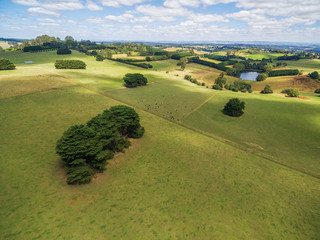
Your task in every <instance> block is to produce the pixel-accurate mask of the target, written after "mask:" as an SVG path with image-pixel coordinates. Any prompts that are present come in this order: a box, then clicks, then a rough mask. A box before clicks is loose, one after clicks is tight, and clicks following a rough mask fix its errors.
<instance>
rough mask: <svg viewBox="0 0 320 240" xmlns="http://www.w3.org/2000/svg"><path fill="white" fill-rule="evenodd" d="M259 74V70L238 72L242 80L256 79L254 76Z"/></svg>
mask: <svg viewBox="0 0 320 240" xmlns="http://www.w3.org/2000/svg"><path fill="white" fill-rule="evenodd" d="M259 74H260V73H259V72H244V73H241V74H240V78H241V79H242V80H250V81H256V78H257V76H258V75H259Z"/></svg>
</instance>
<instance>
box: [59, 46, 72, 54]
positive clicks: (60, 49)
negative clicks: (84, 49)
mask: <svg viewBox="0 0 320 240" xmlns="http://www.w3.org/2000/svg"><path fill="white" fill-rule="evenodd" d="M57 54H58V55H63V54H71V50H70V49H68V48H59V49H58V50H57Z"/></svg>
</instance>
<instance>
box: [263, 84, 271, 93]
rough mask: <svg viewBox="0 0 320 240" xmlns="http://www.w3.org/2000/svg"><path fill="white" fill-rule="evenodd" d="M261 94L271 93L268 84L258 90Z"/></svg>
mask: <svg viewBox="0 0 320 240" xmlns="http://www.w3.org/2000/svg"><path fill="white" fill-rule="evenodd" d="M260 93H262V94H270V93H273V90H272V88H271V86H270V85H266V86H265V87H264V89H263V90H262V91H261V92H260Z"/></svg>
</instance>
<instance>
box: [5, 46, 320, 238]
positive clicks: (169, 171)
mask: <svg viewBox="0 0 320 240" xmlns="http://www.w3.org/2000/svg"><path fill="white" fill-rule="evenodd" d="M0 56H3V57H6V58H8V59H10V60H11V61H13V62H14V63H15V64H16V66H17V69H16V70H12V71H1V72H0V87H1V90H0V109H1V113H2V114H1V125H2V127H1V128H0V142H1V144H0V150H1V153H2V155H1V161H0V169H1V170H0V171H1V182H2V183H4V184H2V187H1V190H0V194H1V196H2V198H1V200H0V202H1V204H0V209H1V215H2V216H3V217H2V218H1V220H0V226H1V229H2V231H1V233H0V238H1V239H213V238H214V239H317V238H318V236H319V235H320V232H319V227H318V226H319V224H320V217H319V212H320V206H319V204H318V203H319V201H320V182H319V178H317V177H314V176H316V175H319V174H320V163H319V153H320V148H319V140H320V138H319V136H320V113H319V111H318V109H319V107H320V98H319V97H317V96H316V95H314V94H312V93H310V92H311V90H313V88H314V87H316V86H313V85H312V87H310V89H306V90H308V91H309V93H304V94H303V96H307V97H308V98H309V100H302V99H292V98H286V97H284V95H279V94H278V95H277V94H274V95H271V96H265V95H260V94H249V93H235V92H230V91H216V90H213V89H210V88H205V87H201V86H197V85H195V84H192V83H190V82H188V81H186V80H184V79H183V76H184V75H185V74H193V76H194V77H196V78H197V79H198V80H199V81H205V82H206V84H207V85H209V84H211V85H212V84H213V81H214V79H215V78H216V77H217V76H218V75H219V74H220V73H221V71H219V70H216V69H212V68H209V67H206V66H201V65H198V64H195V63H191V64H188V65H187V67H186V69H185V70H184V71H181V70H179V69H178V67H177V66H176V64H177V61H176V60H172V59H170V60H164V61H157V62H152V65H153V66H154V69H157V71H155V70H147V69H142V68H138V67H135V66H130V65H127V64H123V63H119V62H114V61H109V60H105V61H103V62H97V61H95V59H94V58H93V57H91V56H86V55H84V54H82V53H79V52H77V51H73V52H72V54H71V55H69V56H68V55H63V56H57V55H56V53H55V51H48V52H41V53H21V52H19V51H15V52H6V53H0ZM57 59H81V60H83V61H85V62H86V64H87V69H85V70H57V69H54V62H55V60H57ZM27 60H29V61H33V62H34V63H33V64H24V61H27ZM288 66H289V64H288ZM308 66H309V65H308ZM290 67H291V66H290ZM292 67H294V66H292ZM305 68H306V69H307V68H308V67H306V66H305ZM167 71H168V73H166V72H167ZM135 72H139V73H142V74H144V75H145V76H146V77H147V78H148V81H149V84H148V85H147V86H145V87H139V88H135V89H126V88H123V86H122V85H123V81H122V77H123V76H124V75H125V74H126V73H135ZM177 74H178V75H179V76H176V75H177ZM236 79H237V78H234V77H228V79H227V80H228V81H233V80H236ZM277 79H278V80H277ZM282 79H284V78H283V77H277V78H268V79H267V80H266V81H265V82H263V85H264V84H267V83H269V82H270V83H272V81H274V82H275V83H274V84H275V85H274V87H275V88H277V87H276V86H277V85H276V84H280V85H279V86H278V88H277V89H279V90H280V89H281V88H282V87H284V86H287V85H285V84H287V83H285V84H284V85H281V83H279V82H281V81H282ZM283 81H287V80H283ZM288 81H289V80H288ZM257 84H258V83H257ZM261 84H262V83H261ZM315 84H316V83H315ZM255 87H256V90H257V91H258V89H260V88H261V87H262V85H261V86H260V85H259V86H258V85H256V86H255V85H253V88H255ZM254 90H255V89H254ZM233 97H239V98H240V99H241V100H244V101H245V102H246V106H247V108H246V110H245V114H244V115H243V116H242V117H241V118H238V119H236V118H230V117H227V116H225V115H223V114H222V113H221V109H222V108H223V106H224V104H225V103H226V102H227V101H228V99H229V98H233ZM118 104H127V105H130V106H132V107H135V109H136V110H137V112H138V113H139V115H140V118H141V121H142V125H143V126H145V128H146V133H145V135H144V137H143V138H141V139H139V140H133V141H132V147H131V148H130V149H128V150H127V151H126V152H125V153H118V154H116V156H115V158H114V159H112V160H111V161H109V164H108V165H107V170H106V171H105V172H104V173H102V174H99V175H98V176H97V177H96V178H95V179H94V180H93V182H92V183H90V184H88V185H80V186H69V185H67V184H65V175H64V171H63V167H62V161H61V160H59V157H58V156H57V155H56V154H55V144H56V141H57V139H58V138H59V137H60V136H61V134H62V133H63V131H65V130H66V129H67V128H68V127H69V126H71V125H74V124H82V123H85V122H86V121H88V120H89V119H90V118H92V117H93V116H95V115H97V114H98V113H100V112H101V111H103V110H104V109H106V108H109V107H110V106H114V105H118ZM297 113H299V114H297ZM273 160H274V161H273ZM277 160H278V162H277ZM279 162H280V163H281V164H279ZM282 163H283V164H282ZM301 170H302V171H301ZM304 170H305V171H304ZM310 172H311V174H309V173H310Z"/></svg>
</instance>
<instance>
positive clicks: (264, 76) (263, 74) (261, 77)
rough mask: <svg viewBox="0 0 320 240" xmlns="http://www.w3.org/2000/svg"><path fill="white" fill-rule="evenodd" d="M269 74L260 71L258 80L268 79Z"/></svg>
mask: <svg viewBox="0 0 320 240" xmlns="http://www.w3.org/2000/svg"><path fill="white" fill-rule="evenodd" d="M267 77H268V76H267V74H265V73H260V74H259V75H258V76H257V79H256V80H257V81H264V80H266V79H267Z"/></svg>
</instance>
